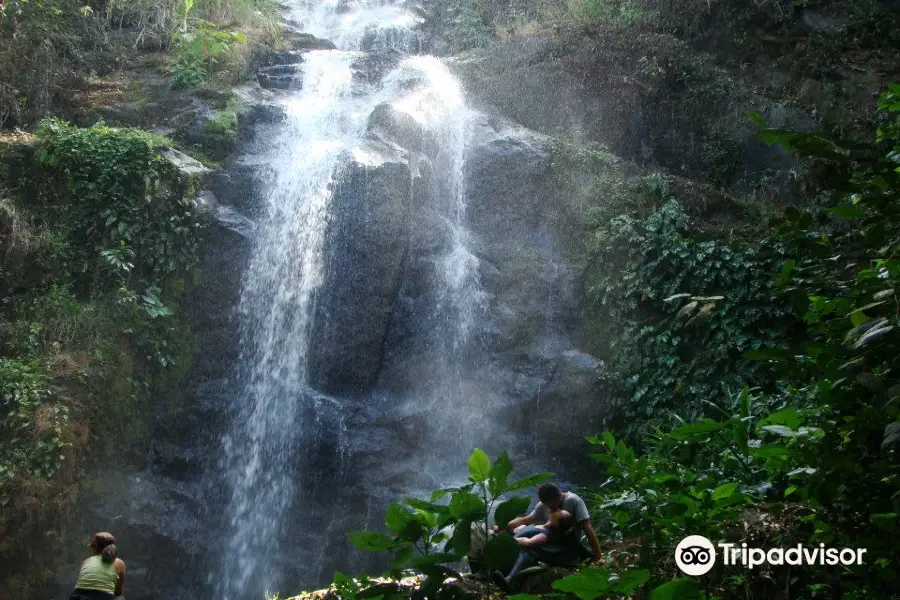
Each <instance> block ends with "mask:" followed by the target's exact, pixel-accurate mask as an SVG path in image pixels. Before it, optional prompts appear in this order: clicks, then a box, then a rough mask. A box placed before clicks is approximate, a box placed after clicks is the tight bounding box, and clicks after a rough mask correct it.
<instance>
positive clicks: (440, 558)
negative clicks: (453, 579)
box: [410, 552, 459, 569]
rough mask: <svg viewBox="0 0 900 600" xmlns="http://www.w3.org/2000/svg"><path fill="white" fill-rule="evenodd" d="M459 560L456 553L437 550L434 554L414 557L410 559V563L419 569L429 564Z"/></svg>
mask: <svg viewBox="0 0 900 600" xmlns="http://www.w3.org/2000/svg"><path fill="white" fill-rule="evenodd" d="M457 560H459V556H458V555H456V554H449V553H447V552H438V553H436V554H429V555H427V556H417V557H416V558H414V559H412V561H410V564H412V566H414V567H415V568H417V569H421V568H422V567H428V566H431V565H439V564H441V563H448V562H454V561H457Z"/></svg>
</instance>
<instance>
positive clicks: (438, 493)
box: [406, 489, 452, 506]
mask: <svg viewBox="0 0 900 600" xmlns="http://www.w3.org/2000/svg"><path fill="white" fill-rule="evenodd" d="M451 491H452V490H450V489H441V490H434V491H433V492H431V501H432V502H437V501H438V500H440V499H441V498H443V497H444V496H446V495H447V494H449V493H450V492H451ZM409 500H411V499H407V500H406V503H407V504H409ZM409 505H410V506H412V504H409Z"/></svg>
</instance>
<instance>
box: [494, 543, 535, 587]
mask: <svg viewBox="0 0 900 600" xmlns="http://www.w3.org/2000/svg"><path fill="white" fill-rule="evenodd" d="M537 562H538V559H537V557H536V556H535V555H534V553H532V552H530V551H529V550H520V551H519V556H518V557H517V558H516V564H514V565H513V568H512V569H511V570H510V572H509V575H508V576H506V577H504V576H503V573H501V572H500V571H494V573H493V579H494V583H496V584H497V585H499V586H500V587H501V588H503V591H505V592H509V591H514V590H515V589H516V588H517V587H518V586H519V574H520V573H521V572H522V571H524V570H525V569H527V568H528V567H533V566H534V565H536V564H537Z"/></svg>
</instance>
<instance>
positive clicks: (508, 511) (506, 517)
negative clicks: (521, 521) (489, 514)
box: [494, 498, 531, 529]
mask: <svg viewBox="0 0 900 600" xmlns="http://www.w3.org/2000/svg"><path fill="white" fill-rule="evenodd" d="M530 504H531V501H530V500H529V499H528V498H510V499H509V500H507V501H506V502H503V503H501V504H500V505H499V506H498V507H497V511H496V512H495V513H494V522H495V523H496V524H497V527H499V528H500V529H506V525H507V524H508V523H509V522H510V521H512V520H513V519H515V518H516V517H518V516H520V515H522V514H524V513H525V511H526V510H528V506H529V505H530Z"/></svg>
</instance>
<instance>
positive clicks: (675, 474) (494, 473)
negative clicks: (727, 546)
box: [336, 86, 900, 600]
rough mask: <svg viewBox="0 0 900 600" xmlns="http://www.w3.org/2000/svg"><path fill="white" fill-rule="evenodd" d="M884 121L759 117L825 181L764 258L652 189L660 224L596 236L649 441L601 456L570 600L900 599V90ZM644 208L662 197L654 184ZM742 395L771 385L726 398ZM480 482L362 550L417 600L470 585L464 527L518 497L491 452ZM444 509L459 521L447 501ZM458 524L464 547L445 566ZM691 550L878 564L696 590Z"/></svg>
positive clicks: (370, 539)
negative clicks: (828, 551) (408, 572)
mask: <svg viewBox="0 0 900 600" xmlns="http://www.w3.org/2000/svg"><path fill="white" fill-rule="evenodd" d="M878 106H879V108H880V110H881V111H883V112H884V113H885V117H886V120H885V125H884V126H883V127H881V128H879V129H878V131H877V132H876V133H875V135H874V139H872V140H870V142H869V143H867V144H861V143H857V142H847V141H842V140H837V139H829V138H827V137H825V136H822V135H820V134H814V133H800V132H792V131H782V130H776V129H771V128H767V127H766V125H765V123H764V122H762V120H761V119H760V118H759V117H758V116H757V115H751V117H752V118H754V119H755V120H757V121H758V122H759V123H760V125H761V127H762V128H761V130H760V132H759V133H760V135H761V136H762V137H763V138H764V139H765V140H766V141H767V142H769V143H778V144H782V145H784V146H785V147H786V148H788V149H790V150H792V151H794V152H796V153H797V154H798V155H799V156H800V157H802V158H803V159H804V161H806V163H807V164H808V165H809V166H810V168H821V169H822V172H823V173H827V174H828V176H827V177H825V178H823V179H822V184H821V187H820V189H819V190H818V193H817V194H816V195H815V197H814V198H812V199H811V203H810V206H809V207H808V208H807V209H806V210H803V211H801V210H798V209H796V208H790V209H788V210H787V211H785V213H784V215H783V216H780V217H777V218H775V219H774V221H773V223H772V224H771V227H770V228H769V232H770V233H769V235H768V236H767V237H766V238H764V239H757V240H755V241H751V240H733V239H724V240H723V239H716V238H715V237H714V236H711V235H710V234H709V233H707V235H706V239H700V238H693V237H688V236H687V233H688V232H687V230H686V228H687V226H688V223H687V220H686V218H685V214H684V212H683V211H682V210H681V209H680V207H679V206H678V203H677V202H676V201H675V200H673V199H671V198H668V194H664V193H660V191H661V190H660V187H659V186H658V185H657V186H650V190H649V191H650V193H651V194H653V195H654V197H655V198H656V205H655V206H652V203H651V206H652V208H651V209H649V210H647V213H648V214H646V216H644V217H643V218H635V217H633V216H630V215H623V216H621V217H617V218H613V219H598V220H597V221H596V223H597V224H596V225H595V226H596V228H597V234H598V238H599V240H598V242H597V244H596V245H595V246H593V247H592V248H591V250H592V252H593V253H595V254H593V256H594V257H596V258H597V260H603V261H605V263H604V264H608V261H609V259H610V258H611V257H612V258H616V257H617V258H618V262H617V263H615V266H616V267H617V268H616V269H615V272H616V273H624V276H622V277H619V280H620V281H618V282H613V281H612V280H610V279H608V278H604V277H599V283H598V284H597V286H598V287H597V291H596V298H595V299H596V300H597V302H598V303H599V304H600V305H601V307H602V315H603V316H602V318H603V319H604V320H607V321H609V322H610V324H611V326H610V327H609V329H610V330H615V329H616V328H622V329H624V330H625V331H626V333H627V334H628V335H626V336H622V339H620V340H619V341H620V344H621V347H620V348H619V350H617V352H616V354H615V357H614V360H613V369H614V370H616V371H617V372H616V373H615V375H614V377H613V379H615V380H618V381H619V382H620V385H619V386H618V387H617V391H618V393H619V394H620V395H621V396H622V398H623V399H624V406H623V409H622V410H623V411H624V414H625V415H626V419H625V421H626V422H632V423H638V425H637V426H634V427H626V428H623V431H624V432H625V433H626V434H628V436H629V437H630V438H632V439H633V440H634V444H628V443H626V442H625V441H624V440H622V439H618V436H617V435H616V434H614V433H613V432H611V431H605V432H604V433H603V434H602V435H598V436H597V437H594V438H590V439H589V440H588V441H589V442H590V444H591V445H593V447H594V448H595V452H594V453H592V454H591V455H590V456H591V458H592V459H593V460H595V461H598V462H599V463H600V464H602V465H603V466H604V467H605V471H606V474H607V476H608V479H607V480H606V481H605V482H603V485H602V486H600V485H596V486H590V485H588V486H587V488H586V489H587V492H586V495H587V496H588V497H589V498H590V499H591V500H592V501H593V502H592V503H593V509H592V517H593V518H594V522H595V524H596V525H597V526H598V527H599V528H600V531H601V533H602V537H603V538H604V539H605V540H606V542H607V543H606V547H607V553H606V555H605V556H604V557H603V558H602V559H601V563H602V564H601V565H597V566H591V567H587V568H583V569H582V570H581V571H580V572H578V573H577V574H574V575H571V576H569V577H566V578H563V579H561V580H558V581H556V582H555V583H554V584H553V587H554V589H555V590H556V591H557V593H559V592H568V593H572V594H575V595H576V596H578V597H579V598H582V599H584V600H593V599H594V598H601V597H621V596H623V595H624V596H629V595H632V594H637V595H638V596H639V597H649V598H653V599H662V598H738V597H739V598H811V597H815V598H837V597H843V598H885V599H887V598H894V597H896V590H897V589H898V587H900V581H898V575H897V573H896V570H895V569H894V568H893V567H892V565H894V564H895V563H896V561H897V560H898V558H900V548H898V546H897V544H896V543H895V541H894V539H893V538H892V535H893V533H894V532H896V531H897V527H898V520H900V457H898V453H900V449H898V445H900V406H898V404H897V400H898V398H900V381H898V374H897V371H898V368H900V365H898V364H897V361H898V356H900V352H898V350H900V348H898V345H900V338H898V337H897V319H898V311H900V308H898V304H897V301H896V293H897V290H896V285H897V277H898V276H900V260H898V259H897V257H896V250H897V248H898V244H900V211H898V208H897V206H898V204H897V202H898V200H900V196H898V194H900V86H891V88H890V90H889V91H888V92H887V93H885V94H884V95H883V96H882V98H881V100H880V101H879V103H878ZM653 181H655V182H656V183H659V182H660V180H659V179H658V178H654V180H653ZM663 189H664V188H663ZM639 191H642V192H643V193H647V191H648V188H647V185H646V182H644V183H643V185H642V186H640V187H639ZM661 263H663V264H662V265H661ZM698 294H702V296H701V295H698ZM664 296H666V297H665V298H664ZM670 377H671V378H672V379H669V378H670ZM741 380H745V381H756V382H758V383H759V385H752V384H751V385H752V387H751V386H750V385H744V386H743V388H741V389H735V390H733V391H732V392H731V393H729V392H728V391H727V385H726V384H728V383H737V382H740V381H741ZM682 381H687V382H688V383H687V384H684V385H682V384H681V383H680V382H682ZM714 382H715V383H714ZM717 383H720V384H722V388H721V389H717V385H716V384H717ZM673 384H674V385H675V386H676V389H674V390H673V389H672V388H671V386H672V385H673ZM648 404H649V405H650V407H651V410H647V405H648ZM679 413H680V414H681V415H686V416H687V417H688V418H684V417H683V416H679ZM654 422H656V423H658V424H659V425H661V426H658V425H656V424H654ZM469 471H470V483H469V484H468V485H466V486H463V487H461V488H454V489H449V490H439V491H437V492H435V494H433V495H432V497H431V498H430V501H423V500H416V499H407V500H405V501H404V502H405V505H406V506H402V505H399V504H394V505H391V508H390V510H389V511H388V514H387V516H386V524H387V526H388V528H389V530H390V531H391V533H392V534H393V535H391V536H387V535H383V534H378V533H373V532H363V533H357V534H354V536H352V539H353V541H354V543H356V544H357V545H358V546H359V547H361V548H364V549H369V550H382V551H383V550H390V551H393V552H394V557H395V558H394V568H395V569H397V568H399V567H403V566H407V565H411V566H412V567H415V568H416V569H417V570H418V571H420V572H422V573H424V574H425V575H426V576H427V579H426V582H425V583H424V584H423V585H422V587H420V589H419V591H418V593H420V594H423V595H425V596H427V597H431V596H432V595H433V594H435V593H437V592H436V591H435V590H437V589H438V588H439V587H440V585H441V584H440V582H441V581H443V580H445V579H446V578H447V577H448V576H451V575H453V571H452V569H448V568H446V567H442V568H438V567H436V566H435V565H436V564H442V563H443V564H446V563H451V564H452V562H453V561H455V560H459V559H460V557H462V556H463V555H464V554H465V552H466V550H467V549H468V535H469V531H470V528H469V523H470V522H471V521H472V520H480V519H484V518H485V517H486V516H487V515H488V513H489V511H490V508H491V506H492V504H493V503H495V502H497V500H498V498H499V496H500V495H501V494H503V493H505V492H509V491H513V490H515V489H517V488H519V486H518V485H517V484H514V485H513V486H507V484H506V475H508V473H509V472H510V471H511V466H510V465H509V459H508V458H507V457H506V456H505V455H502V456H501V457H499V458H498V459H497V460H496V461H495V463H494V464H493V465H491V464H490V463H489V461H488V459H487V457H486V456H484V454H483V453H482V452H481V451H479V450H476V451H475V453H474V454H473V455H472V458H471V460H470V463H469ZM546 476H547V474H541V475H538V476H535V477H536V479H542V478H544V477H546ZM447 495H449V497H450V501H449V503H440V504H438V503H436V502H437V501H438V500H440V499H441V498H442V497H444V496H447ZM526 504H527V501H525V502H522V499H521V498H510V499H507V500H506V501H505V502H503V503H501V504H499V506H497V510H496V512H495V513H494V519H495V521H496V522H497V523H498V524H499V525H500V526H501V527H503V525H504V524H505V523H506V522H507V521H508V520H509V519H510V518H511V517H512V516H515V515H516V514H521V513H522V512H524V508H525V506H526ZM447 525H454V526H455V529H454V533H453V534H452V536H450V538H449V542H448V544H447V545H446V547H445V548H444V550H443V552H439V551H435V550H434V545H435V544H437V543H439V542H443V541H444V540H445V539H447V538H446V537H445V535H444V534H443V533H441V529H442V528H443V527H444V526H447ZM507 535H508V534H503V535H502V536H498V537H496V538H494V539H493V540H492V542H491V544H489V545H488V548H487V551H486V560H487V561H488V563H489V564H492V565H493V566H497V567H499V566H500V565H508V564H509V560H510V554H512V555H514V554H515V552H516V551H517V548H516V547H515V546H511V545H510V544H509V540H508V539H506V536H507ZM688 535H703V536H705V537H707V538H709V539H710V540H713V542H714V543H720V542H721V543H731V544H734V547H737V548H740V547H741V544H747V545H748V546H750V547H760V548H763V549H765V550H768V549H772V548H789V547H794V546H796V545H797V544H798V543H799V544H804V545H805V546H806V547H808V548H814V547H818V546H819V545H820V544H825V545H826V546H828V547H834V548H852V549H858V548H864V549H866V551H867V554H866V556H867V559H866V560H865V561H864V562H863V564H861V565H853V566H843V567H841V566H829V565H815V564H814V565H805V566H803V567H800V568H793V569H792V568H791V566H790V565H788V564H784V565H764V566H762V567H757V568H756V569H755V570H754V569H747V568H743V569H742V568H740V567H724V566H722V564H721V562H719V563H717V565H716V567H715V568H714V569H713V570H712V571H711V572H710V573H708V574H707V575H705V576H704V577H703V578H700V579H692V578H688V577H684V576H683V575H681V574H680V573H679V572H678V571H677V569H676V568H675V565H674V564H673V560H672V553H673V550H674V548H675V545H676V544H677V543H678V542H679V541H680V540H681V539H683V538H684V537H686V536H688ZM416 550H417V551H418V553H419V554H420V555H421V556H419V557H417V558H416V557H414V556H415V555H414V551H416ZM396 575H397V573H395V576H396ZM336 581H337V584H338V587H339V588H340V589H341V590H343V592H344V593H343V594H342V597H344V596H348V597H374V596H378V597H390V596H396V595H398V594H399V595H402V594H408V591H401V590H400V589H399V588H397V587H394V588H392V587H390V586H385V584H383V583H379V584H377V585H375V586H372V585H371V584H367V583H366V580H365V579H357V580H351V581H350V582H348V580H347V578H346V577H345V576H343V575H339V577H338V580H336ZM351 583H352V584H353V585H351ZM452 589H453V588H452V586H451V587H450V588H447V590H445V593H447V594H450V595H452V594H453V593H454V592H453V591H452ZM448 597H449V596H448ZM516 597H517V598H519V599H520V600H521V599H523V598H526V596H523V595H520V596H516Z"/></svg>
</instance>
